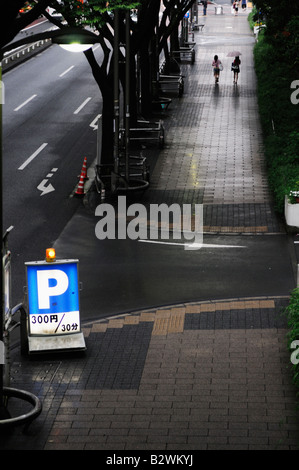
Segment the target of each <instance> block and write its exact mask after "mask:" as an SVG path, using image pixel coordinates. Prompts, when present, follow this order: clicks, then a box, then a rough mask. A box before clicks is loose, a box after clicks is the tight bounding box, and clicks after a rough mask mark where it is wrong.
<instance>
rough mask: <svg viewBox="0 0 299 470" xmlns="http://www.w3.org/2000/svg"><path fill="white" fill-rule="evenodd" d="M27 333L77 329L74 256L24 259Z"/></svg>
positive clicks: (57, 333)
mask: <svg viewBox="0 0 299 470" xmlns="http://www.w3.org/2000/svg"><path fill="white" fill-rule="evenodd" d="M26 268H27V293H28V308H29V333H30V335H39V336H41V335H66V334H72V333H78V332H79V331H80V313H79V283H78V260H61V261H56V262H55V263H47V262H45V261H35V262H30V263H26Z"/></svg>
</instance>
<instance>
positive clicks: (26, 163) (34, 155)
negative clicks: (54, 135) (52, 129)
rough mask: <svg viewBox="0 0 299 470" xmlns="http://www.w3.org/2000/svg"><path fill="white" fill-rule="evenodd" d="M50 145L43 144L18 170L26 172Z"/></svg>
mask: <svg viewBox="0 0 299 470" xmlns="http://www.w3.org/2000/svg"><path fill="white" fill-rule="evenodd" d="M47 145H48V144H42V145H41V146H40V147H39V148H38V149H37V150H36V151H35V152H34V153H33V154H32V155H31V156H30V157H29V158H27V160H26V161H25V162H24V163H23V164H22V165H21V166H20V167H19V168H18V170H24V168H26V166H27V165H29V163H30V162H32V160H34V158H35V157H36V156H37V155H38V154H39V153H40V152H41V151H42V150H43V149H44V148H45V147H46V146H47Z"/></svg>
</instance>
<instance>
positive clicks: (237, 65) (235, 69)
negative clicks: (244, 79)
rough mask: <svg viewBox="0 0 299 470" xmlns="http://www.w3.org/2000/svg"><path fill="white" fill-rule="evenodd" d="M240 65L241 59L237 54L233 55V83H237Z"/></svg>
mask: <svg viewBox="0 0 299 470" xmlns="http://www.w3.org/2000/svg"><path fill="white" fill-rule="evenodd" d="M240 65H241V61H240V59H239V56H237V57H235V60H234V61H233V63H232V68H231V70H232V72H234V83H235V84H237V83H238V77H239V73H240Z"/></svg>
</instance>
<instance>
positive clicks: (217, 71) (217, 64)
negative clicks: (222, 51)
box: [212, 55, 223, 83]
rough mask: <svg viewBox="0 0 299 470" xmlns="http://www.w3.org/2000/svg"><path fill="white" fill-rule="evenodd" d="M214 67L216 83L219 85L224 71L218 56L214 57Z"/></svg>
mask: <svg viewBox="0 0 299 470" xmlns="http://www.w3.org/2000/svg"><path fill="white" fill-rule="evenodd" d="M212 67H214V77H215V83H218V82H219V75H220V70H222V69H223V66H222V63H221V60H219V58H218V55H215V56H214V60H213V62H212Z"/></svg>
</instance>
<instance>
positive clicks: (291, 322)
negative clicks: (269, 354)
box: [285, 288, 299, 394]
mask: <svg viewBox="0 0 299 470" xmlns="http://www.w3.org/2000/svg"><path fill="white" fill-rule="evenodd" d="M285 314H286V316H287V320H288V327H289V332H288V335H287V341H288V348H289V350H290V352H291V353H292V352H294V349H293V348H292V347H291V345H292V343H293V341H298V340H299V289H298V288H297V289H294V290H293V292H292V293H291V297H290V301H289V305H288V307H287V308H286V311H285ZM297 348H298V346H297ZM297 359H298V355H297ZM292 368H293V381H294V384H295V385H296V387H299V364H292ZM298 394H299V392H298Z"/></svg>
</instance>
